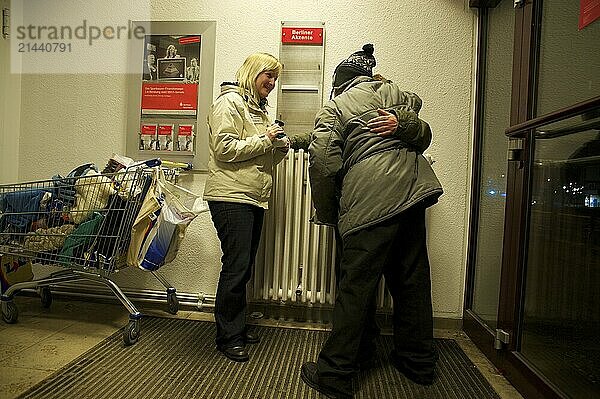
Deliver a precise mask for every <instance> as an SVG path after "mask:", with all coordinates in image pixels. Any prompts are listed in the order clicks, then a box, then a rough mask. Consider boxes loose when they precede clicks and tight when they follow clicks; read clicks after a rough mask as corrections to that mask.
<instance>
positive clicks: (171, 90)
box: [142, 83, 198, 115]
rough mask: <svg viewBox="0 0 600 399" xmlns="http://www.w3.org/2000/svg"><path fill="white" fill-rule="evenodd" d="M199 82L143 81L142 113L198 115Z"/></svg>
mask: <svg viewBox="0 0 600 399" xmlns="http://www.w3.org/2000/svg"><path fill="white" fill-rule="evenodd" d="M197 108H198V84H197V83H187V84H186V83H184V84H182V83H143V84H142V113H144V114H180V115H196V110H197Z"/></svg>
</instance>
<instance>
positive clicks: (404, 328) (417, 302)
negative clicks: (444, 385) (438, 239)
mask: <svg viewBox="0 0 600 399" xmlns="http://www.w3.org/2000/svg"><path fill="white" fill-rule="evenodd" d="M382 275H384V276H385V279H386V284H387V287H388V289H389V290H390V293H391V295H392V298H393V301H394V315H393V325H394V347H395V351H396V355H397V357H399V358H400V359H402V361H403V363H404V364H405V366H406V367H408V368H410V369H411V370H412V371H414V372H415V373H416V374H419V373H423V374H428V373H431V372H432V370H433V368H434V367H435V360H436V353H435V349H434V344H433V315H432V307H431V278H430V268H429V260H428V257H427V237H426V229H425V208H424V207H422V206H413V207H412V208H410V209H408V210H406V211H404V212H402V213H401V214H399V215H397V216H394V217H392V218H390V219H388V220H386V221H384V222H381V223H379V224H376V225H374V226H371V227H368V228H364V229H361V230H359V231H357V232H355V233H352V234H349V235H347V236H346V237H345V238H344V239H343V253H342V261H341V265H340V273H339V278H340V281H339V282H338V293H337V296H336V302H335V307H334V310H333V329H332V331H331V334H330V336H329V338H328V339H327V342H326V343H325V345H324V346H323V349H322V350H321V353H320V354H319V359H318V361H317V370H318V378H319V382H320V383H321V384H324V385H327V386H330V387H333V388H335V389H337V390H339V391H341V392H345V393H350V392H351V384H349V380H350V379H351V377H352V375H353V373H354V372H355V371H356V365H357V362H358V361H360V359H361V358H363V357H365V356H366V354H365V353H361V351H364V350H365V349H366V347H368V346H369V345H367V341H368V339H365V334H366V335H369V334H370V332H369V328H370V324H371V322H372V320H373V319H374V310H375V309H374V307H373V303H374V302H375V296H376V294H377V287H378V284H379V281H380V279H381V276H382Z"/></svg>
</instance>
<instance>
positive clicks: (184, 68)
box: [127, 21, 216, 170]
mask: <svg viewBox="0 0 600 399" xmlns="http://www.w3.org/2000/svg"><path fill="white" fill-rule="evenodd" d="M133 24H134V25H136V26H143V27H144V31H145V32H146V33H147V34H146V36H145V38H144V43H143V46H140V45H139V44H138V45H137V46H138V47H141V48H137V47H135V48H134V46H135V45H134V44H132V45H130V49H129V50H130V62H131V63H133V65H132V68H135V66H136V64H137V65H138V67H137V68H135V69H131V70H136V69H137V70H139V74H138V75H135V74H132V75H131V76H130V78H129V89H130V90H129V93H130V96H129V102H128V123H127V130H128V133H127V155H128V156H130V157H132V158H134V159H147V158H151V157H161V158H164V159H168V160H172V161H175V162H184V163H192V164H193V165H194V169H200V170H205V169H207V165H208V131H207V127H206V123H204V121H205V120H206V116H207V113H208V109H209V107H210V103H211V101H212V96H213V82H214V58H215V36H216V22H214V21H206V22H202V21H177V22H162V21H151V22H147V21H146V22H139V21H138V22H133Z"/></svg>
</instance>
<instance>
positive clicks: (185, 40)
mask: <svg viewBox="0 0 600 399" xmlns="http://www.w3.org/2000/svg"><path fill="white" fill-rule="evenodd" d="M190 43H200V36H188V37H181V38H179V44H190Z"/></svg>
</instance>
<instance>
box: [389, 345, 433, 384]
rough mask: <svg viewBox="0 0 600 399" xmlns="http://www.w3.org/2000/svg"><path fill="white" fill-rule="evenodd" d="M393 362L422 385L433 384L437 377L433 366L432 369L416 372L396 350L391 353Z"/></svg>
mask: <svg viewBox="0 0 600 399" xmlns="http://www.w3.org/2000/svg"><path fill="white" fill-rule="evenodd" d="M390 358H391V360H392V364H393V365H394V367H396V369H397V370H398V371H400V372H401V373H402V374H404V375H405V376H406V377H407V378H408V379H409V380H411V381H413V382H416V383H417V384H420V385H431V384H433V381H434V379H435V372H434V371H433V368H432V369H431V371H425V372H415V371H414V370H413V369H411V368H409V367H408V366H407V364H406V362H405V361H404V360H402V359H401V358H400V357H399V356H398V355H396V353H395V352H392V353H391V354H390Z"/></svg>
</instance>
